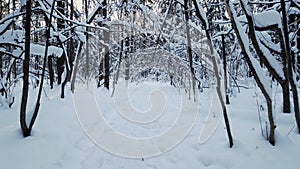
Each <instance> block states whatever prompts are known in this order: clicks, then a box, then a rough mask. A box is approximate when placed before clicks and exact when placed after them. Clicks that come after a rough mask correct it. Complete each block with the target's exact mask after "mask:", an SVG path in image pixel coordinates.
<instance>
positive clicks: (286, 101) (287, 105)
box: [277, 29, 291, 113]
mask: <svg viewBox="0 0 300 169" xmlns="http://www.w3.org/2000/svg"><path fill="white" fill-rule="evenodd" d="M277 32H278V36H279V41H280V47H281V59H282V66H283V73H284V76H285V77H286V79H285V80H284V81H282V82H279V84H280V86H281V88H282V98H283V112H284V113H291V101H290V82H289V70H288V66H287V65H288V64H287V59H286V56H285V45H284V44H285V43H284V38H283V34H282V30H281V29H278V30H277Z"/></svg>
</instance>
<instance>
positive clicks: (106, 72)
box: [102, 0, 110, 89]
mask: <svg viewBox="0 0 300 169" xmlns="http://www.w3.org/2000/svg"><path fill="white" fill-rule="evenodd" d="M102 5H103V7H104V8H103V19H104V20H107V19H108V18H107V7H108V6H107V0H104V1H103V2H102ZM104 26H105V27H106V28H107V29H108V27H107V25H106V24H105V25H104ZM104 42H105V45H104V48H105V49H104V53H105V55H104V87H106V88H107V89H109V76H110V70H109V69H110V66H109V31H108V30H104Z"/></svg>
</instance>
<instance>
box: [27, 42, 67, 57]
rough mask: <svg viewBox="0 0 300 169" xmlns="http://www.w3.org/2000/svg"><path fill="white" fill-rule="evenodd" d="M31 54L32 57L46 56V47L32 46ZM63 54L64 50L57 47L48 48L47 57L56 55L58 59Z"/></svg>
mask: <svg viewBox="0 0 300 169" xmlns="http://www.w3.org/2000/svg"><path fill="white" fill-rule="evenodd" d="M30 52H31V54H32V55H39V56H44V55H45V46H42V45H39V44H31V45H30ZM62 54H63V49H61V48H59V47H56V46H48V54H47V56H51V55H55V56H56V57H61V56H62Z"/></svg>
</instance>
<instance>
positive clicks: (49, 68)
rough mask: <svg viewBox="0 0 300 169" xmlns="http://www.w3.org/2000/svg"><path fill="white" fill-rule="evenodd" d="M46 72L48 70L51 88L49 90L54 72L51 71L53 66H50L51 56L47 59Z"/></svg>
mask: <svg viewBox="0 0 300 169" xmlns="http://www.w3.org/2000/svg"><path fill="white" fill-rule="evenodd" d="M48 70H49V79H50V87H51V89H53V83H54V70H53V64H52V56H49V57H48Z"/></svg>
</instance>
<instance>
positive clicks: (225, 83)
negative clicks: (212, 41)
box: [222, 35, 230, 104]
mask: <svg viewBox="0 0 300 169" xmlns="http://www.w3.org/2000/svg"><path fill="white" fill-rule="evenodd" d="M224 36H225V35H222V51H223V52H222V53H223V68H224V87H225V96H226V104H230V102H229V96H228V92H227V91H228V83H227V61H226V49H225V48H226V45H225V37H224Z"/></svg>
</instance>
